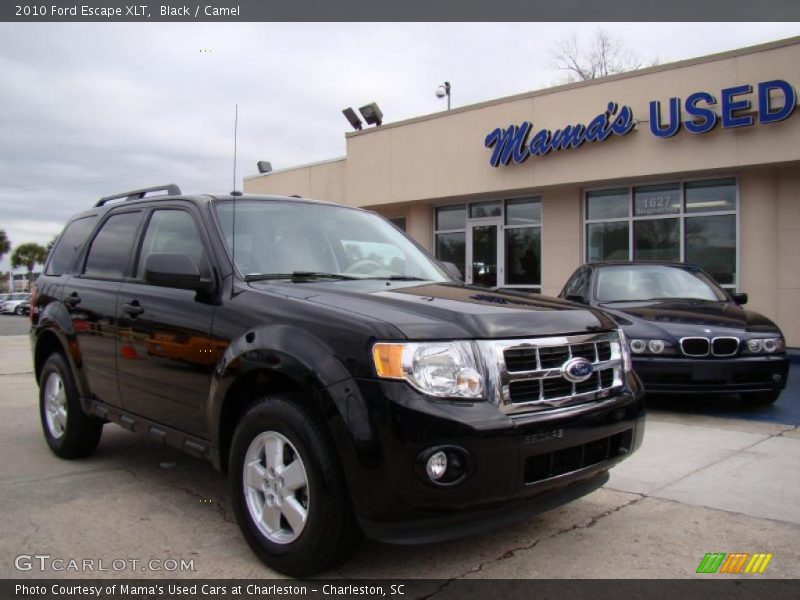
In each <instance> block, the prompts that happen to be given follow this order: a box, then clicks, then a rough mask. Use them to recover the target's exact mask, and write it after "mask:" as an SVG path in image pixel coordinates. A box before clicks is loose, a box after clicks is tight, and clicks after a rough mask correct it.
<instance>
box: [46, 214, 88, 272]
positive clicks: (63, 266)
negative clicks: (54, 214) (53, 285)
mask: <svg viewBox="0 0 800 600" xmlns="http://www.w3.org/2000/svg"><path fill="white" fill-rule="evenodd" d="M96 220H97V217H96V216H95V215H92V216H89V217H83V218H81V219H75V220H74V221H73V222H72V223H69V224H68V225H67V226H66V227H65V228H64V231H63V232H61V235H60V236H58V241H57V242H56V245H55V248H53V253H52V254H51V255H50V261H49V262H48V263H47V268H46V269H45V275H62V274H63V273H66V271H67V269H69V268H70V266H71V265H72V261H73V260H74V259H75V255H76V254H77V253H78V251H79V250H80V249H81V248H82V247H83V243H84V242H85V241H86V238H87V237H89V233H90V232H91V230H92V227H94V222H95V221H96Z"/></svg>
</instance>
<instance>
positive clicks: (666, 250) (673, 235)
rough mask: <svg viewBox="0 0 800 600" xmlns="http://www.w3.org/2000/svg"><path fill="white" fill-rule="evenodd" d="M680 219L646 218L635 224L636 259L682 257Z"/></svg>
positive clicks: (674, 258) (634, 255)
mask: <svg viewBox="0 0 800 600" xmlns="http://www.w3.org/2000/svg"><path fill="white" fill-rule="evenodd" d="M680 228H681V227H680V222H679V220H678V219H645V220H642V221H635V222H634V224H633V239H634V241H633V248H634V252H633V258H634V260H674V261H679V260H680V259H681V241H680V240H681V236H680Z"/></svg>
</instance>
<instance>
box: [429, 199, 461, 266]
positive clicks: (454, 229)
mask: <svg viewBox="0 0 800 600" xmlns="http://www.w3.org/2000/svg"><path fill="white" fill-rule="evenodd" d="M434 238H435V244H434V245H435V249H436V258H438V259H439V260H440V261H442V262H451V263H453V264H454V265H455V266H457V267H458V270H459V271H461V274H462V276H463V275H464V274H466V271H465V268H466V265H467V207H466V205H464V204H458V205H455V206H440V207H438V208H437V209H436V231H435V233H434Z"/></svg>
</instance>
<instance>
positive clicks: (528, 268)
mask: <svg viewBox="0 0 800 600" xmlns="http://www.w3.org/2000/svg"><path fill="white" fill-rule="evenodd" d="M505 208H506V216H505V222H506V227H505V245H504V250H505V285H509V286H511V285H514V286H517V285H526V286H540V285H541V284H542V227H541V225H542V200H541V198H538V197H537V198H514V199H511V200H506V205H505Z"/></svg>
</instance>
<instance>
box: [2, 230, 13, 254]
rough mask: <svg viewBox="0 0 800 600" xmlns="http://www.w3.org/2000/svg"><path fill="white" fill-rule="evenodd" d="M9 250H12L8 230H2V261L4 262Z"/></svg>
mask: <svg viewBox="0 0 800 600" xmlns="http://www.w3.org/2000/svg"><path fill="white" fill-rule="evenodd" d="M9 250H11V242H10V241H9V239H8V236H7V235H6V230H5V229H0V260H3V257H4V256H5V255H6V254H8V252H9Z"/></svg>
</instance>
